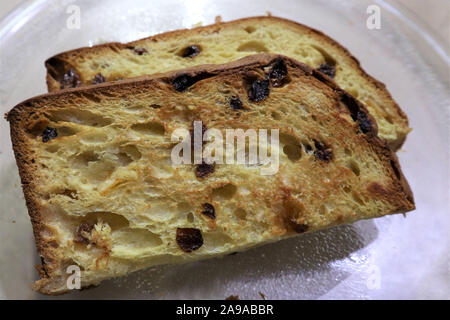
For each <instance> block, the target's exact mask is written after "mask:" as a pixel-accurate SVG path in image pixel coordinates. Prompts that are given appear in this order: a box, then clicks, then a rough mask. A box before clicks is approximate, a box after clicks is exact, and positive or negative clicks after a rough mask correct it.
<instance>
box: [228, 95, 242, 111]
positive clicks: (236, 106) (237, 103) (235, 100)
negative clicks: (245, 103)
mask: <svg viewBox="0 0 450 320" xmlns="http://www.w3.org/2000/svg"><path fill="white" fill-rule="evenodd" d="M230 107H231V109H233V110H240V109H244V108H243V107H242V101H241V99H239V97H236V96H233V97H231V99H230Z"/></svg>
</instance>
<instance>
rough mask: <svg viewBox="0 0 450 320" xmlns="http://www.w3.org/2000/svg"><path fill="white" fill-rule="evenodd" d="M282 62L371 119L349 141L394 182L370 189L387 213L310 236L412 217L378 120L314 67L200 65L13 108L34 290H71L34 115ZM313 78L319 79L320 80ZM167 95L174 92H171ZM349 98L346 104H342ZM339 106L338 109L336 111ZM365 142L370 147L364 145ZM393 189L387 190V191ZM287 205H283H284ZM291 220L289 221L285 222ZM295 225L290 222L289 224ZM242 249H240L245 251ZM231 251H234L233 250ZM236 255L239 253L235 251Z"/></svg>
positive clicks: (261, 61)
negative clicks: (45, 193) (35, 258)
mask: <svg viewBox="0 0 450 320" xmlns="http://www.w3.org/2000/svg"><path fill="white" fill-rule="evenodd" d="M278 59H283V61H285V62H286V64H287V65H288V67H289V69H290V70H298V71H299V72H300V73H301V74H303V76H304V77H305V78H307V79H310V80H308V81H313V82H314V81H315V82H314V83H315V85H316V86H319V87H320V86H322V85H321V84H325V86H324V87H323V89H322V90H325V87H326V88H328V89H326V90H329V89H331V91H330V92H332V94H333V95H334V96H335V97H340V98H339V99H340V100H342V101H345V102H346V103H347V104H351V106H349V105H347V108H348V109H352V108H353V109H354V108H355V107H356V108H357V111H358V112H361V113H362V114H364V115H366V117H367V119H369V120H370V123H371V125H370V126H369V127H368V128H367V131H366V133H365V134H362V133H361V132H360V129H358V128H359V127H358V125H357V124H358V123H356V125H353V126H354V128H355V129H354V130H355V131H354V136H353V137H349V139H356V140H359V141H360V142H361V143H362V144H366V143H367V145H369V146H370V151H369V149H368V152H373V153H374V154H376V155H377V157H379V159H380V163H383V164H386V166H387V167H386V172H388V174H387V176H386V177H384V178H385V179H386V180H387V181H389V185H388V186H384V187H381V186H376V185H375V184H372V185H371V186H369V187H368V192H369V193H372V194H373V197H374V198H375V197H376V198H377V199H379V200H380V201H384V202H386V203H388V204H389V208H390V209H389V211H388V212H377V213H376V214H370V215H368V216H364V215H363V216H348V217H345V218H342V219H341V220H340V219H337V220H336V221H334V222H329V223H327V224H326V225H322V226H320V227H317V228H314V227H313V228H310V229H308V231H314V230H316V229H321V228H323V227H330V226H332V225H334V224H339V223H349V222H352V221H354V220H357V219H360V218H370V217H375V216H381V215H384V214H390V213H396V212H407V211H410V210H413V209H414V208H415V206H414V199H413V195H412V192H411V190H410V188H409V186H408V183H407V181H406V179H405V178H404V176H403V174H402V172H401V169H400V166H399V164H398V161H397V158H396V157H395V155H394V154H393V152H392V151H390V149H389V148H388V147H387V146H386V144H385V142H383V141H382V140H380V139H379V138H378V137H377V127H376V122H375V121H374V119H373V118H372V117H371V116H370V115H369V113H368V111H367V109H366V108H365V107H364V105H362V104H361V103H360V102H358V101H357V100H355V99H354V98H353V97H352V96H350V95H348V94H347V93H346V92H344V91H342V90H341V89H340V88H338V87H337V86H336V85H335V84H334V82H332V81H331V80H330V79H329V78H327V77H326V76H324V75H323V74H321V73H319V72H316V71H314V70H313V69H311V68H310V67H308V66H306V65H304V64H302V63H299V62H297V61H295V60H293V59H290V58H287V57H283V56H279V55H269V54H264V55H256V56H250V57H246V58H243V59H241V60H239V61H235V62H232V63H228V64H225V65H207V66H197V67H193V68H190V69H186V70H182V71H173V72H168V73H165V74H160V75H153V76H145V77H141V78H138V79H133V80H124V81H122V82H117V83H113V84H100V85H97V86H89V87H83V88H76V89H67V90H63V91H59V92H55V93H51V94H47V95H42V96H39V97H35V98H32V99H29V100H27V101H24V102H22V103H20V104H19V105H17V106H16V107H14V108H13V109H12V110H11V111H10V112H9V113H8V114H7V115H6V119H7V120H8V121H9V122H10V127H11V139H12V144H13V148H14V153H15V156H16V161H17V165H18V167H19V173H20V177H21V180H22V186H23V190H24V195H25V199H26V204H27V207H28V210H29V214H30V217H31V221H32V224H33V230H34V235H35V239H36V245H37V248H38V251H39V254H40V255H41V257H42V259H43V265H42V267H41V268H40V275H41V278H42V279H41V280H39V281H37V282H36V284H35V285H34V289H35V290H37V291H39V292H41V293H44V294H60V293H64V292H66V291H67V288H66V286H65V279H66V278H65V276H64V274H63V272H64V266H65V264H66V263H67V257H64V256H62V253H61V252H60V251H59V249H58V246H59V245H61V243H59V242H58V241H57V240H55V239H49V238H48V237H47V236H46V235H47V234H48V233H49V228H50V227H49V225H48V223H47V221H46V216H45V215H46V210H47V209H46V208H44V207H42V205H41V204H42V203H43V202H42V199H41V198H42V195H41V194H39V192H38V190H39V187H40V184H41V183H44V184H45V182H42V181H40V177H39V174H38V172H39V170H40V169H39V168H38V163H39V161H38V157H39V154H37V151H38V150H33V149H32V148H31V147H30V144H29V142H28V141H29V139H30V137H29V135H28V134H27V132H26V128H27V126H28V123H29V120H30V118H31V117H32V116H33V115H34V114H40V113H43V112H45V111H46V110H47V108H48V107H49V106H51V108H61V109H64V108H65V106H66V105H65V103H63V102H64V101H66V102H67V101H70V99H76V98H80V97H88V101H90V100H92V97H93V96H98V95H102V94H104V95H106V96H109V97H111V96H116V97H118V98H115V99H117V100H121V99H125V98H126V97H130V98H131V97H132V96H133V93H139V92H141V91H142V89H146V90H148V88H152V87H155V86H156V87H157V86H160V85H161V84H167V83H171V81H172V79H174V78H176V77H177V76H179V75H189V76H190V77H199V78H201V79H203V80H201V81H200V82H202V81H203V82H208V81H209V79H214V78H215V77H217V76H221V77H225V78H227V77H231V76H232V75H235V74H246V73H247V72H251V71H253V70H254V69H255V68H261V67H265V66H268V65H271V64H272V63H273V62H274V61H277V60H278ZM313 78H315V79H317V80H319V81H316V80H314V79H313ZM167 94H168V95H170V94H171V93H169V92H167ZM343 99H344V100H343ZM337 107H338V106H337ZM340 112H342V114H343V116H345V115H347V117H348V115H349V114H350V113H351V112H350V111H349V110H346V109H345V108H344V109H342V111H340ZM338 121H340V122H341V123H342V126H343V127H346V126H349V124H348V123H347V122H346V121H344V120H338ZM363 141H365V142H363ZM387 190H388V191H387ZM281 192H282V193H281V194H280V195H279V197H280V199H284V197H290V191H289V190H285V191H283V190H281ZM283 201H284V200H283ZM283 212H284V211H282V212H278V213H277V214H276V215H275V218H274V220H273V227H274V228H275V227H276V229H277V230H281V231H280V232H281V235H282V236H283V237H284V236H292V235H293V233H292V230H291V231H288V230H289V226H288V225H286V221H288V222H289V221H291V220H289V219H290V217H286V216H283V215H284V214H285V213H283ZM286 218H288V219H286ZM289 223H290V222H289ZM271 237H272V238H271V240H269V241H274V240H276V239H278V236H273V235H272V236H271ZM242 249H243V248H240V250H242ZM228 251H230V250H228ZM228 251H226V252H222V253H221V254H226V253H229V252H228ZM231 251H236V250H235V248H232V249H231ZM102 279H104V277H103V278H102V277H99V278H98V279H97V281H93V282H90V283H86V284H83V286H88V285H95V284H97V283H98V282H99V281H101V280H102Z"/></svg>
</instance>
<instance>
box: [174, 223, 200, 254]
mask: <svg viewBox="0 0 450 320" xmlns="http://www.w3.org/2000/svg"><path fill="white" fill-rule="evenodd" d="M176 240H177V244H178V246H179V247H180V249H181V250H183V251H184V252H192V251H194V250H197V249H199V248H200V247H201V246H202V245H203V237H202V232H201V231H200V230H198V229H195V228H177V235H176Z"/></svg>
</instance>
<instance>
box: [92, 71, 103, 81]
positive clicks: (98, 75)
mask: <svg viewBox="0 0 450 320" xmlns="http://www.w3.org/2000/svg"><path fill="white" fill-rule="evenodd" d="M105 81H106V80H105V77H104V76H102V74H101V73H98V74H96V75H95V77H94V80H93V81H92V84H99V83H103V82H105Z"/></svg>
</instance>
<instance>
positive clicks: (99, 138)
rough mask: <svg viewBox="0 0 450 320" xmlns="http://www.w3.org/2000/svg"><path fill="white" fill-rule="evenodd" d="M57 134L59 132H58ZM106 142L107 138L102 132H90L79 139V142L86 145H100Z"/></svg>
mask: <svg viewBox="0 0 450 320" xmlns="http://www.w3.org/2000/svg"><path fill="white" fill-rule="evenodd" d="M58 132H59V131H58ZM106 140H108V136H107V135H106V134H105V133H103V132H92V133H89V134H86V135H84V136H83V137H81V139H80V141H81V142H84V143H87V144H91V143H92V144H96V143H102V142H105V141H106Z"/></svg>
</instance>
